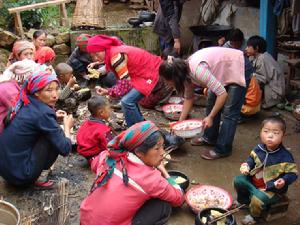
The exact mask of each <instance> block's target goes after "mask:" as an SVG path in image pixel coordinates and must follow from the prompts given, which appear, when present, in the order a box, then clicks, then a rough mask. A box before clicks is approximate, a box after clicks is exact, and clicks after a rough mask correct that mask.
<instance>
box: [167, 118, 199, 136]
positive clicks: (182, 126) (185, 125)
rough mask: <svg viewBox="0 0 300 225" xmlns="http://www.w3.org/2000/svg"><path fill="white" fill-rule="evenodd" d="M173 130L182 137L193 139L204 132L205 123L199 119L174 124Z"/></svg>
mask: <svg viewBox="0 0 300 225" xmlns="http://www.w3.org/2000/svg"><path fill="white" fill-rule="evenodd" d="M171 129H172V130H173V131H174V133H175V134H176V135H178V136H180V137H183V138H192V137H195V136H196V135H199V134H201V133H202V132H203V122H202V120H197V119H190V120H184V121H180V122H177V123H175V124H172V125H171Z"/></svg>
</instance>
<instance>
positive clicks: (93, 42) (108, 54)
mask: <svg viewBox="0 0 300 225" xmlns="http://www.w3.org/2000/svg"><path fill="white" fill-rule="evenodd" d="M87 51H88V52H89V53H90V54H91V56H92V59H93V61H98V62H103V63H105V67H106V70H107V71H108V72H109V71H113V72H114V73H115V74H117V76H118V78H119V81H118V82H117V84H116V85H115V86H114V87H112V88H109V89H104V88H101V87H98V89H97V92H98V94H100V95H110V96H113V95H114V94H116V93H118V92H120V89H121V86H122V85H128V82H126V81H127V80H129V79H130V82H131V85H132V89H130V88H127V90H128V89H129V91H128V92H126V93H123V94H122V95H121V96H122V98H121V105H122V109H123V112H124V116H125V120H126V123H127V126H128V127H130V126H132V125H133V124H135V123H137V122H141V121H143V120H144V117H143V116H142V114H141V112H140V109H139V106H138V102H139V101H140V100H141V99H142V98H144V97H145V96H149V95H150V94H151V93H152V91H153V90H154V89H155V87H156V85H157V83H158V80H159V75H158V69H159V66H160V64H161V62H162V59H161V58H160V57H159V56H156V55H153V54H151V53H149V52H147V51H146V50H144V49H141V48H137V47H133V46H128V45H124V44H123V43H122V42H121V41H119V40H118V39H116V38H113V37H109V36H106V35H97V36H95V37H92V38H90V39H89V40H88V45H87Z"/></svg>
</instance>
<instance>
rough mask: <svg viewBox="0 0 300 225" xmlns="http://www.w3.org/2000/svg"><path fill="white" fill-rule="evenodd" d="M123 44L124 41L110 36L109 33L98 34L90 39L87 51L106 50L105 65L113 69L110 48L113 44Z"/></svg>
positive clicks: (109, 69) (108, 69) (107, 68)
mask: <svg viewBox="0 0 300 225" xmlns="http://www.w3.org/2000/svg"><path fill="white" fill-rule="evenodd" d="M120 45H123V43H122V42H121V41H120V40H118V39H117V38H114V37H110V36H107V35H97V36H95V37H92V38H90V39H89V40H88V45H87V52H88V53H97V52H102V51H105V59H104V63H105V67H106V70H107V71H111V70H112V68H111V63H110V60H111V54H110V48H111V47H113V46H120Z"/></svg>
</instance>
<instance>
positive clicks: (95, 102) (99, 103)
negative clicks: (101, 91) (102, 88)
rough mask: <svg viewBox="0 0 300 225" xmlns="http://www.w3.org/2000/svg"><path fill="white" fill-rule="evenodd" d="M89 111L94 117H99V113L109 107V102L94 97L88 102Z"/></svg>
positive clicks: (99, 97)
mask: <svg viewBox="0 0 300 225" xmlns="http://www.w3.org/2000/svg"><path fill="white" fill-rule="evenodd" d="M87 104H88V110H89V111H90V113H91V114H92V116H96V115H97V111H98V110H99V109H101V108H104V107H105V106H107V105H108V101H107V100H106V98H105V97H103V96H100V95H97V96H93V97H91V98H90V99H89V100H88V103H87Z"/></svg>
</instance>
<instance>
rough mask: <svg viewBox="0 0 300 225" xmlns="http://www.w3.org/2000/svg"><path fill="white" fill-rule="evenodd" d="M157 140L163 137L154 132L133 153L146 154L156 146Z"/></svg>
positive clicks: (158, 132)
mask: <svg viewBox="0 0 300 225" xmlns="http://www.w3.org/2000/svg"><path fill="white" fill-rule="evenodd" d="M159 138H164V135H163V134H162V133H161V132H160V131H156V132H154V133H153V134H151V135H150V136H149V137H148V138H147V139H146V140H145V141H144V142H143V143H142V144H141V145H140V146H138V147H137V148H136V149H135V151H137V152H142V153H144V154H146V153H147V152H148V151H149V150H150V149H151V148H153V147H154V146H155V145H156V144H157V142H158V139H159Z"/></svg>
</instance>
